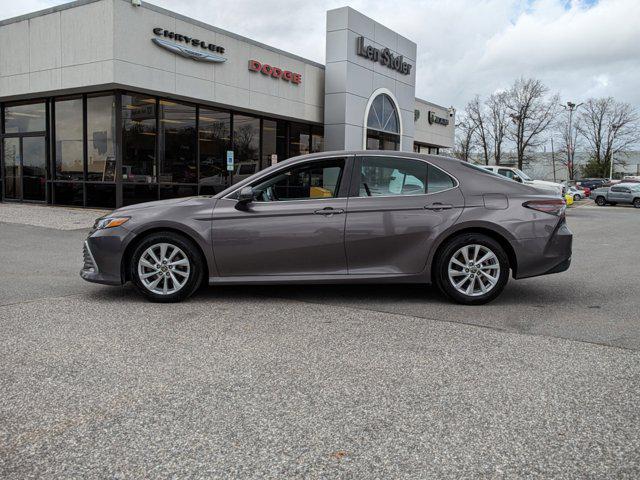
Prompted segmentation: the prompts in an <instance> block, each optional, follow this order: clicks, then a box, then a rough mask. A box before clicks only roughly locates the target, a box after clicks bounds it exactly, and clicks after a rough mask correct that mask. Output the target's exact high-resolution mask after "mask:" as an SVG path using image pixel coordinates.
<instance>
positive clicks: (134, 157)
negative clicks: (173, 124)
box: [122, 95, 157, 183]
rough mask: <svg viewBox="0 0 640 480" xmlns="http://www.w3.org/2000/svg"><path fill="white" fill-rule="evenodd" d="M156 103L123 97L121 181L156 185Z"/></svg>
mask: <svg viewBox="0 0 640 480" xmlns="http://www.w3.org/2000/svg"><path fill="white" fill-rule="evenodd" d="M156 178H157V171H156V99H155V98H153V97H147V96H139V95H122V181H123V182H133V183H154V182H155V181H156Z"/></svg>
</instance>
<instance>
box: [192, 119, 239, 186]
mask: <svg viewBox="0 0 640 480" xmlns="http://www.w3.org/2000/svg"><path fill="white" fill-rule="evenodd" d="M199 115H200V116H199V119H198V122H199V125H198V128H199V132H198V141H199V142H200V193H201V194H203V195H212V194H214V193H218V192H221V191H222V190H224V189H225V188H226V187H227V176H228V173H227V150H229V148H230V146H231V145H230V142H231V113H229V112H224V111H220V110H213V109H209V108H200V114H199Z"/></svg>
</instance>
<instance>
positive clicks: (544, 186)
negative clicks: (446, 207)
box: [479, 165, 566, 197]
mask: <svg viewBox="0 0 640 480" xmlns="http://www.w3.org/2000/svg"><path fill="white" fill-rule="evenodd" d="M479 166H480V167H482V168H485V169H487V170H489V171H491V172H493V173H497V174H498V175H502V176H503V177H507V178H509V179H511V180H515V181H516V182H520V183H524V184H525V185H531V186H533V187H536V188H540V189H541V190H546V191H549V192H552V193H554V194H555V195H557V196H558V197H562V196H563V195H564V194H565V193H566V187H565V186H564V185H562V184H561V183H556V182H548V181H546V180H534V179H532V178H531V177H529V176H528V175H527V174H526V173H524V172H523V171H522V170H520V169H518V168H515V167H505V166H503V165H479Z"/></svg>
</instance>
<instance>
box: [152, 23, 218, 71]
mask: <svg viewBox="0 0 640 480" xmlns="http://www.w3.org/2000/svg"><path fill="white" fill-rule="evenodd" d="M153 33H154V34H155V35H156V38H152V39H151V41H152V42H153V43H155V44H156V45H158V46H159V47H161V48H164V49H166V50H169V51H170V52H173V53H175V54H177V55H180V56H182V57H185V58H190V59H192V60H197V61H200V62H214V63H221V62H226V61H227V59H226V58H225V57H223V56H222V55H221V54H223V53H224V48H223V47H221V46H220V45H214V44H213V43H208V42H205V41H204V40H199V39H197V38H194V37H189V36H188V35H182V34H180V33H175V32H171V31H169V30H165V29H163V28H160V27H156V28H154V29H153ZM158 37H164V38H158ZM194 47H195V48H194Z"/></svg>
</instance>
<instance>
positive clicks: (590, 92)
mask: <svg viewBox="0 0 640 480" xmlns="http://www.w3.org/2000/svg"><path fill="white" fill-rule="evenodd" d="M143 1H144V0H143ZM55 3H60V2H55V1H51V0H49V1H47V0H23V1H21V2H19V3H18V2H2V3H0V18H7V17H10V16H14V15H19V14H22V13H27V12H30V11H33V10H36V9H39V8H45V7H47V6H49V5H51V4H55ZM153 3H155V4H157V5H159V6H162V7H164V8H167V9H169V10H173V11H176V12H179V13H182V14H184V15H187V16H189V17H193V18H196V19H198V20H201V21H203V22H206V23H210V24H212V25H216V26H218V27H220V28H223V29H226V30H230V31H232V32H235V33H238V34H240V35H244V36H247V37H250V38H254V39H256V40H258V41H261V42H263V43H267V44H269V45H273V46H275V47H278V48H281V49H283V50H286V51H289V52H292V53H296V54H298V55H301V56H303V57H306V58H310V59H312V60H315V61H318V62H324V56H325V52H324V48H325V46H324V35H325V34H324V30H325V19H326V16H325V12H326V10H328V9H331V8H335V7H340V6H343V5H344V4H345V2H344V0H341V1H338V0H321V1H310V0H306V1H300V0H297V1H294V0H262V1H260V2H256V1H255V0H236V1H234V2H226V3H224V4H221V3H214V2H211V1H210V0H188V1H187V0H154V2H153ZM348 4H349V5H350V6H352V7H353V8H355V9H357V10H360V11H361V12H363V13H365V14H366V15H368V16H370V17H372V18H374V19H375V20H377V21H379V22H381V23H383V24H385V25H387V26H388V27H390V28H392V29H394V30H396V31H398V32H400V33H402V34H403V35H405V36H406V37H408V38H410V39H411V40H413V41H415V42H416V43H417V44H418V59H417V63H418V65H417V75H418V76H417V82H418V83H417V86H416V94H417V95H418V96H419V97H422V98H426V99H429V100H432V101H435V102H438V103H441V104H444V105H454V106H456V107H458V108H461V107H463V106H464V104H465V103H466V101H467V100H468V99H469V98H471V97H472V96H473V95H474V94H476V93H478V94H481V95H487V94H489V93H491V92H493V91H496V90H500V89H503V88H505V87H507V86H508V85H509V84H510V83H511V82H512V81H513V80H514V79H515V78H516V77H519V76H521V75H526V76H535V77H538V78H540V79H541V80H543V81H544V82H545V83H546V84H547V85H548V86H549V87H550V88H551V90H552V91H557V92H559V93H560V94H561V96H562V98H563V99H564V100H568V99H571V100H575V101H581V100H584V99H585V98H587V97H589V96H609V95H611V96H614V97H616V98H617V99H618V100H622V101H626V102H630V103H632V104H633V105H636V106H639V107H640V89H639V88H638V85H639V84H640V47H639V45H640V28H639V27H638V23H639V21H640V0H601V1H600V2H594V1H593V0H588V1H587V0H582V1H579V0H573V1H571V2H567V1H566V0H451V1H441V0H395V1H393V2H391V3H390V2H389V1H388V0H368V1H366V0H354V1H351V2H349V3H348Z"/></svg>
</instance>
